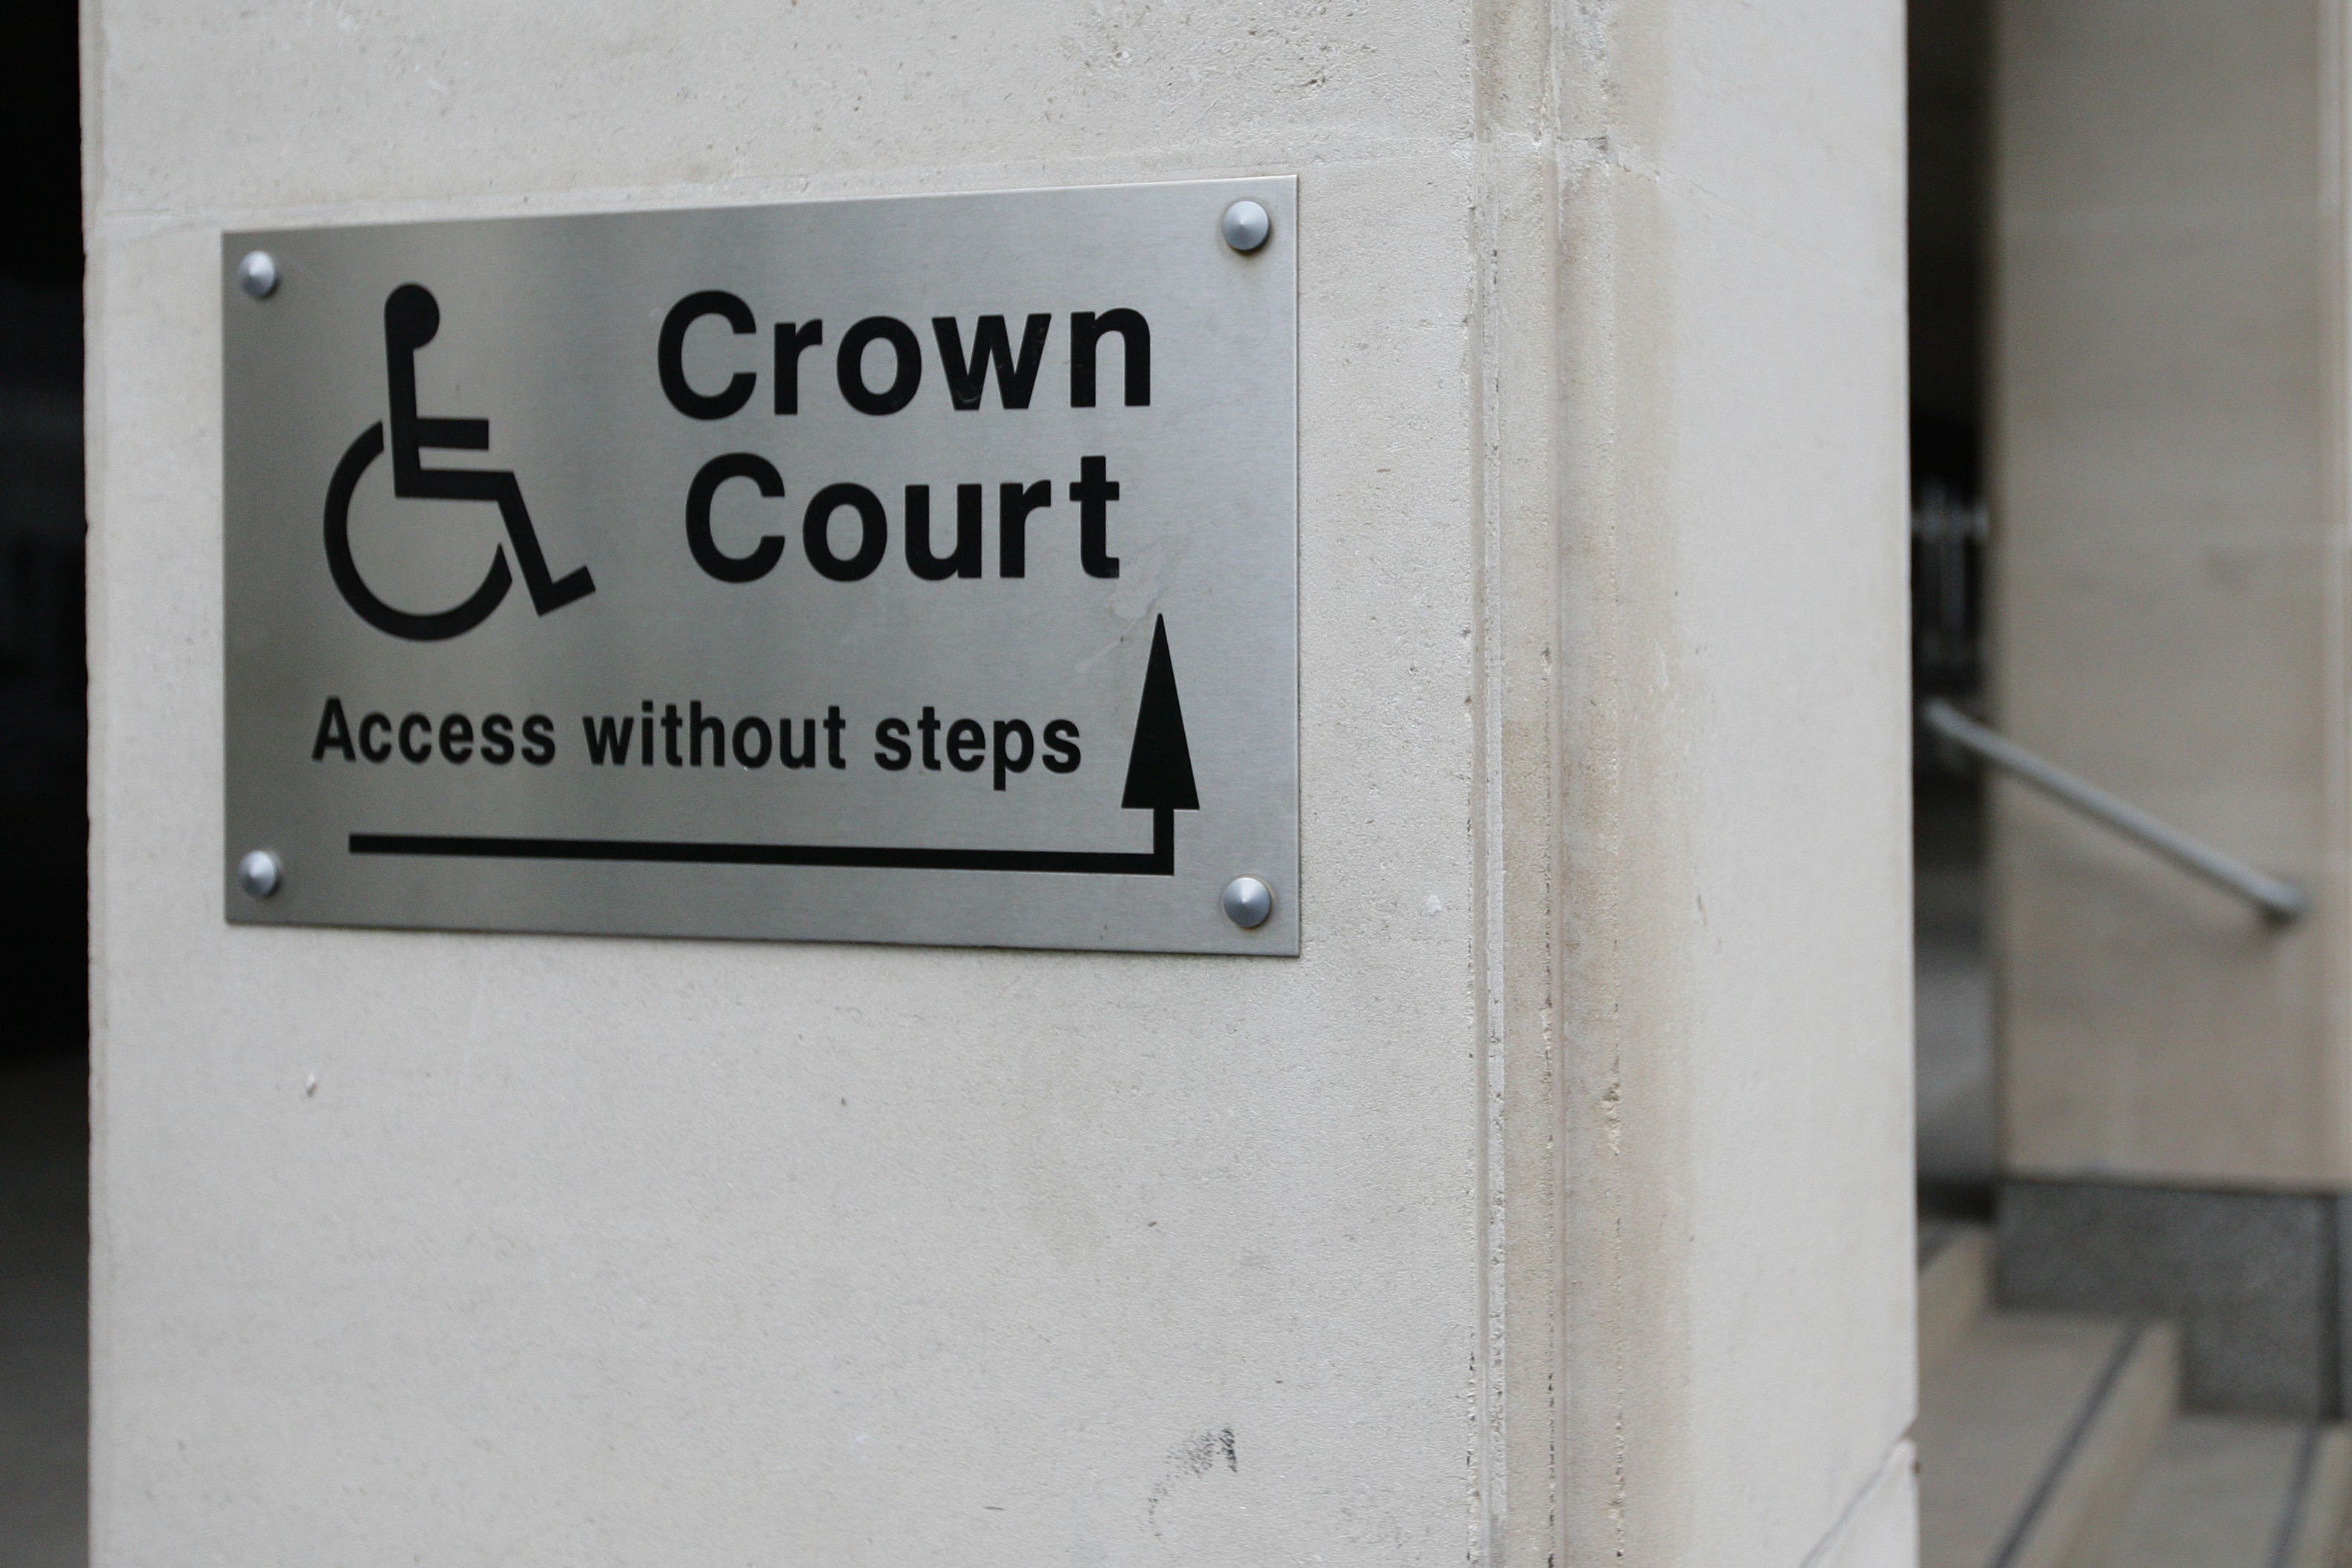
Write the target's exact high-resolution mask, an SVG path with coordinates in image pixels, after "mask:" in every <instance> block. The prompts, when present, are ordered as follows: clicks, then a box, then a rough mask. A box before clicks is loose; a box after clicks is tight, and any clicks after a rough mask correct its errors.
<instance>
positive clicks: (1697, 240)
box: [85, 0, 1914, 1568]
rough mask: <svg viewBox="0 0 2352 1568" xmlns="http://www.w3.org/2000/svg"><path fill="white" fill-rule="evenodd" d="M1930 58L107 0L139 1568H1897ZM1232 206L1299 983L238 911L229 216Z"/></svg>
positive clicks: (124, 1123)
mask: <svg viewBox="0 0 2352 1568" xmlns="http://www.w3.org/2000/svg"><path fill="white" fill-rule="evenodd" d="M1901 56H1902V41H1901V18H1900V14H1899V11H1898V10H1897V8H1896V7H1895V6H1894V5H1892V4H1888V3H1885V0H1870V3H1868V4H1863V5H1855V4H1852V3H1850V0H1840V3H1838V4H1835V5H1805V6H1801V7H1800V8H1798V9H1797V10H1796V11H1793V12H1791V11H1789V10H1788V9H1787V8H1780V9H1778V10H1775V11H1774V12H1772V13H1771V14H1770V15H1769V16H1768V15H1766V14H1763V13H1759V12H1753V11H1749V10H1746V9H1742V8H1738V7H1724V6H1718V5H1697V4H1687V3H1670V0H1632V3H1628V4H1625V5H1618V6H1613V7H1605V8H1601V9H1600V10H1597V11H1582V10H1577V9H1573V8H1570V9H1559V8H1554V7H1549V6H1545V5H1520V4H1516V3H1507V4H1486V3H1478V4H1472V3H1468V0H1462V3H1454V4H1443V3H1440V4H1427V5H1376V6H1370V7H1360V8H1348V9H1340V10H1333V9H1327V8H1320V7H1311V6H1310V7H1294V8H1274V9H1269V8H1268V7H1266V6H1264V5H1254V4H1253V5H1124V4H1120V5H1092V4H1077V3H1069V4H1063V3H1060V0H1049V3H1044V4H1019V5H1009V4H986V5H977V6H973V5H965V6H940V5H866V6H852V7H840V6H824V5H807V4H803V5H798V6H789V5H774V4H768V3H753V0H708V3H703V4H696V5H683V6H681V5H664V6H655V5H639V4H614V3H611V0H605V3H601V4H587V3H584V0H581V3H570V0H566V3H561V4H553V5H535V6H530V7H499V6H486V5H479V4H457V3H456V0H423V3H419V4H414V5H404V6H401V7H397V8H372V7H365V6H359V5H350V6H334V5H328V6H320V5H312V4H307V3H303V4H298V3H296V0H260V3H259V4H256V5H247V6H244V7H240V8H227V9H224V8H219V7H191V6H187V5H176V4H166V3H163V0H93V3H92V4H91V5H89V9H88V12H87V21H86V29H85V59H86V62H87V64H86V68H87V70H88V72H89V94H88V101H89V103H90V104H91V106H92V109H91V113H90V120H89V131H88V139H87V146H88V158H89V176H88V182H87V188H88V190H89V200H90V204H91V205H90V242H89V243H90V257H91V260H90V299H91V310H92V314H91V322H90V328H91V340H90V341H91V356H92V358H91V370H90V377H89V398H90V411H89V412H90V425H89V428H90V431H91V438H90V439H91V444H90V474H91V514H92V517H93V530H94V531H93V536H92V543H91V556H90V559H91V583H92V587H91V620H90V624H91V629H92V649H91V670H92V682H93V688H92V736H93V739H92V772H91V779H92V785H91V788H92V800H93V818H94V821H95V824H96V826H95V833H94V846H93V852H92V855H93V859H92V866H93V891H92V911H93V921H94V923H95V928H96V937H95V942H96V951H97V955H98V958H97V962H98V973H97V976H96V979H95V982H94V984H95V996H96V1008H95V1015H94V1016H95V1032H96V1052H97V1067H96V1072H97V1080H98V1081H97V1092H98V1102H97V1103H98V1134H97V1145H96V1150H95V1155H94V1158H95V1162H96V1165H95V1168H96V1176H97V1180H96V1193H97V1198H96V1202H97V1206H98V1213H97V1216H96V1221H97V1223H96V1228H95V1232H94V1247H95V1259H94V1278H95V1287H96V1304H95V1314H96V1329H95V1335H94V1343H95V1346H96V1373H95V1377H96V1436H95V1443H94V1458H93V1466H94V1472H95V1487H96V1504H95V1509H94V1516H93V1530H94V1537H95V1541H96V1543H97V1545H96V1559H97V1562H98V1563H100V1564H104V1565H109V1568H114V1565H121V1568H130V1565H131V1564H142V1563H164V1562H170V1563H185V1562H205V1561H213V1560H215V1559H218V1560H223V1561H228V1562H236V1563H265V1562H281V1561H283V1562H291V1561H301V1562H321V1563H323V1562H329V1561H341V1560H348V1561H352V1562H370V1563H374V1562H385V1561H393V1560H395V1559H404V1558H406V1557H407V1556H410V1555H415V1556H417V1557H420V1558H421V1559H423V1560H425V1561H429V1562H437V1563H454V1562H475V1561H479V1562H499V1563H514V1564H529V1563H547V1564H551V1565H553V1564H559V1563H560V1564H564V1565H566V1568H572V1565H576V1564H581V1563H638V1562H644V1563H653V1562H664V1563H668V1562H685V1561H695V1562H712V1563H716V1562H722V1561H730V1562H731V1561H758V1562H793V1563H837V1564H857V1563H872V1564H877V1565H880V1564H893V1565H895V1564H900V1563H921V1562H933V1561H954V1562H958V1563H975V1564H1005V1565H1008V1568H1011V1565H1016V1564H1017V1565H1020V1568H1035V1565H1038V1564H1045V1563H1057V1564H1058V1563H1068V1564H1072V1565H1074V1568H1076V1565H1081V1564H1118V1565H1122V1568H1123V1565H1127V1564H1139V1563H1189V1564H1209V1563H1236V1564H1239V1563H1250V1564H1259V1563H1311V1562H1317V1561H1324V1562H1331V1563H1360V1564H1373V1563H1396V1564H1406V1563H1412V1564H1420V1563H1445V1562H1455V1561H1462V1560H1465V1558H1466V1560H1468V1561H1471V1562H1475V1563H1509V1564H1524V1565H1526V1568H1538V1565H1540V1564H1553V1563H1556V1564H1561V1565H1566V1564H1570V1563H1575V1564H1588V1563H1589V1564H1596V1565H1597V1564H1602V1563H1612V1564H1613V1563H1633V1564H1644V1565H1648V1564H1661V1565H1662V1564H1690V1565H1693V1568H1698V1565H1702V1564H1706V1565H1711V1564H1718V1563H1733V1562H1738V1563H1763V1564H1779V1565H1784V1568H1799V1565H1800V1564H1805V1565H1809V1568H1816V1565H1817V1568H1832V1565H1835V1568H1845V1565H1853V1568H1861V1565H1865V1564H1866V1565H1869V1568H1900V1565H1902V1564H1907V1563H1910V1562H1912V1561H1913V1552H1914V1548H1913V1544H1912V1540H1911V1517H1912V1511H1911V1490H1910V1489H1911V1477H1910V1464H1909V1448H1908V1445H1907V1443H1906V1441H1905V1439H1904V1433H1905V1431H1906V1427H1907V1426H1908V1423H1909V1420H1910V1416H1911V1410H1912V1381H1913V1363H1912V1349H1911V1332H1912V1305H1911V1291H1912V1268H1913V1260H1912V1255H1911V1217H1910V1193H1909V1184H1908V1139H1909V1133H1908V1119H1907V1106H1908V1104H1909V1096H1910V1090H1909V1056H1908V1042H1909V1029H1908V1007H1907V996H1908V990H1907V981H1908V970H1907V945H1906V925H1905V919H1904V910H1905V907H1906V897H1905V889H1906V859H1905V847H1904V844H1905V841H1904V826H1905V818H1904V808H1903V793H1902V784H1903V778H1904V769H1905V759H1906V749H1905V727H1904V703H1903V693H1902V645H1903V644H1902V610H1901V606H1902V603H1903V595H1902V548H1903V547H1902V531H1901V513H1902V502H1903V468H1902V406H1903V367H1902V350H1901V343H1902V326H1903V311H1902V299H1901V278H1902V258H1901V255H1900V246H1901V234H1902V189H1901V180H1902V172H1901V171H1902V144H1901V124H1900V116H1901V103H1900V96H1901V81H1902V57H1901ZM1239 172H1296V173H1297V175H1298V176H1299V211H1300V220H1299V222H1300V230H1301V232H1300V235H1299V238H1298V255H1299V258H1300V277H1301V283H1300V298H1299V316H1298V319H1299V328H1300V329H1299V348H1300V357H1301V363H1302V367H1303V368H1302V372H1301V380H1300V388H1299V392H1300V403H1299V406H1300V410H1301V415H1300V433H1301V434H1300V474H1301V495H1300V517H1301V540H1302V542H1301V559H1300V569H1301V571H1300V575H1301V584H1302V586H1301V592H1300V643H1301V655H1302V678H1301V692H1300V697H1301V708H1302V712H1303V714H1304V716H1305V717H1304V730H1303V734H1302V737H1301V743H1302V744H1301V755H1302V767H1303V791H1302V795H1303V815H1302V823H1303V841H1304V846H1305V847H1304V871H1303V875H1304V878H1305V883H1304V887H1303V890H1302V893H1301V898H1302V907H1303V908H1304V910H1305V925H1304V936H1303V946H1304V955H1303V956H1301V957H1300V958H1298V959H1297V960H1279V961H1267V960H1228V959H1200V958H1181V957H1139V956H1105V955H1076V954H1055V953H1007V952H942V951H937V950H924V949H915V948H890V947H862V948H861V947H846V946H819V945H808V946H763V945H750V944H720V943H694V942H648V941H626V940H582V939H554V938H533V937H512V936H499V937H485V936H461V935H435V934H394V933H385V932H373V931H335V930H291V929H278V930H272V929H262V928H256V927H238V928H230V927H228V926H226V925H224V924H223V923H222V920H221V917H220V913H219V892H218V890H219V886H220V869H219V868H220V865H221V863H222V862H221V859H220V857H221V855H222V853H223V846H222V843H221V840H220V833H221V830H220V820H221V799H220V790H221V759H220V735H221V713H220V692H221V638H222V629H221V623H220V603H221V581H220V572H221V567H220V560H221V548H220V463H221V446H220V423H219V407H220V398H221V395H222V394H221V379H220V363H219V350H218V344H219V333H220V319H219V314H218V312H219V308H220V300H221V298H222V280H221V278H220V277H219V270H218V261H217V255H216V253H217V248H218V243H219V242H218V236H219V235H220V233H221V231H222V230H223V229H225V228H234V227H243V226H250V225H304V224H340V223H350V222H357V221H366V220H383V219H392V218H406V217H423V216H449V217H474V216H482V217H487V216H494V215H498V214H511V213H516V212H521V211H531V212H548V211H576V210H596V209H608V208H625V207H633V206H640V205H653V204H703V203H744V202H767V201H779V200H787V199H792V198H794V197H802V196H809V195H846V194H862V193H901V192H923V191H942V190H988V189H998V188H1011V187H1022V186H1035V185H1059V184H1071V183H1101V182H1122V181H1144V180H1163V179H1179V178H1191V177H1201V176H1209V175H1223V174H1232V173H1239Z"/></svg>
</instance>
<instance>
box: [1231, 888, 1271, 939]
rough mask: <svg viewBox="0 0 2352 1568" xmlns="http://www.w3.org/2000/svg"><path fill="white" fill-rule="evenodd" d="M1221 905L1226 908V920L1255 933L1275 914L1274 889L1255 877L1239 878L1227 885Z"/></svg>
mask: <svg viewBox="0 0 2352 1568" xmlns="http://www.w3.org/2000/svg"><path fill="white" fill-rule="evenodd" d="M1218 902H1219V903H1221V904H1223V905H1224V908H1225V918H1226V919H1228V920H1230V921H1232V922H1233V923H1234V925H1238V926H1240V927H1241V928H1242V929H1243V930H1244V931H1255V930H1256V929H1257V928H1258V927H1259V926H1261V925H1265V922H1266V916H1268V915H1272V914H1273V913H1274V889H1272V888H1270V887H1268V886H1266V884H1265V883H1262V882H1260V881H1259V880H1258V879H1257V878H1255V877H1254V876H1237V877H1235V878H1234V880H1233V881H1231V882H1229V883H1225V891H1224V895H1223V898H1221V899H1220V900H1219V901H1218Z"/></svg>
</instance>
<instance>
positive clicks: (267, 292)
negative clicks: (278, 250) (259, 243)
mask: <svg viewBox="0 0 2352 1568" xmlns="http://www.w3.org/2000/svg"><path fill="white" fill-rule="evenodd" d="M236 286H237V287H239V288H242V289H244V290H245V291H246V292H247V294H249V295H251V296H252V297H253V298H256V299H267V298H269V297H270V296H271V295H273V294H275V293H277V292H278V258H277V257H276V256H272V255H270V254H269V253H268V251H266V250H249V251H247V252H246V253H245V259H244V260H243V261H240V262H238V263H237V264H236Z"/></svg>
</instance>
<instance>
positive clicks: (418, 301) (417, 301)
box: [327, 283, 596, 643]
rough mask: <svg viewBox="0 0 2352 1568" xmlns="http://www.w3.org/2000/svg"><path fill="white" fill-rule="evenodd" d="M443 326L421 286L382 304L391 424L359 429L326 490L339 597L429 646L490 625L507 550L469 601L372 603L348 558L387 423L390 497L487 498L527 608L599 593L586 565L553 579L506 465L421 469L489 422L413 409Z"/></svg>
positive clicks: (479, 442)
mask: <svg viewBox="0 0 2352 1568" xmlns="http://www.w3.org/2000/svg"><path fill="white" fill-rule="evenodd" d="M440 329H441V307H440V305H439V303H438V302H436V300H435V299H434V298H433V295H432V293H431V292H430V291H429V290H427V289H426V288H425V287H424V286H423V285H421V284H415V283H404V284H402V285H401V286H400V287H397V288H395V289H394V290H393V291H392V293H391V294H390V296H388V297H387V298H385V300H384V302H383V358H384V380H385V382H387V383H388V390H389V392H390V393H391V399H392V417H391V419H390V420H389V421H388V422H380V423H375V424H372V425H369V426H368V427H367V429H365V430H364V431H362V432H361V433H360V437H359V439H358V440H356V441H354V442H352V444H351V447H350V449H349V450H348V451H346V452H345V453H344V454H343V460H342V461H341V463H339V464H337V465H335V476H334V479H333V481H332V482H331V484H329V485H328V486H327V566H328V569H329V570H331V571H332V572H333V574H334V578H335V587H336V588H337V589H339V590H340V591H341V593H342V596H343V600H344V601H345V602H346V603H348V604H349V605H350V606H351V607H352V609H353V610H355V611H357V612H359V616H360V619H361V620H362V621H365V622H367V623H368V624H369V625H371V626H373V627H374V628H375V629H376V630H377V631H379V632H390V633H391V634H392V635H394V636H395V637H405V638H408V639H409V640H411V641H412V642H418V643H432V642H439V641H441V640H443V639H446V638H450V637H457V636H462V635H463V634H464V633H466V632H470V631H472V630H473V629H474V628H475V627H477V626H478V625H480V624H481V623H482V622H484V621H485V620H487V619H488V617H489V614H490V612H492V611H494V610H496V609H497V608H498V607H499V601H502V600H503V599H505V598H506V596H507V590H508V589H509V588H511V587H512V586H514V573H513V572H512V571H511V570H509V568H508V566H507V551H506V546H505V545H501V546H499V549H498V551H497V553H496V554H495V555H493V556H492V557H491V559H490V570H489V571H488V574H487V575H485V576H484V577H483V579H482V582H481V586H480V587H478V588H477V589H475V590H474V591H473V593H472V594H471V595H470V596H468V597H467V599H466V601H464V602H463V603H461V604H459V605H457V606H456V607H455V608H454V609H449V610H444V611H440V612H436V613H435V614H431V615H415V614H412V613H410V612H407V611H405V610H396V609H394V607H393V606H391V605H389V604H386V603H385V602H384V601H383V600H381V599H379V598H377V597H376V595H375V593H374V591H373V590H371V589H370V588H369V587H368V585H367V582H366V580H364V579H362V577H361V576H360V569H359V565H358V563H357V562H355V561H354V560H352V529H351V510H352V494H353V493H354V492H355V491H357V490H358V488H359V484H360V478H361V476H362V475H364V474H365V473H366V472H367V471H368V465H370V464H372V463H373V462H374V461H375V460H376V459H377V458H378V457H379V456H381V455H383V446H384V423H390V424H391V426H392V493H393V494H394V496H397V497H403V498H404V499H407V500H430V501H488V502H490V503H492V504H494V505H496V506H497V507H498V508H499V518H500V520H502V521H503V522H504V523H505V524H506V529H507V543H508V544H510V545H512V546H513V547H514V554H515V559H516V561H517V562H518V563H520V566H521V567H522V580H523V586H524V587H526V588H528V589H529V590H530V602H531V608H532V609H534V610H536V611H538V612H540V613H541V615H547V614H551V613H553V612H555V611H558V610H561V609H562V608H563V607H564V606H565V605H567V604H569V603H571V602H572V601H573V600H575V599H585V598H586V597H587V596H588V595H589V594H591V593H593V592H595V591H596V585H595V583H594V581H593V580H591V579H590V577H589V575H588V569H587V568H586V567H584V566H583V567H580V568H577V569H575V570H572V571H571V572H568V573H566V574H565V575H564V576H562V577H561V578H559V577H555V576H553V575H552V574H551V573H550V572H549V570H548V569H547V557H546V555H545V554H544V553H543V552H542V551H541V549H540V548H539V535H538V533H537V532H536V531H534V530H533V528H531V526H530V511H529V510H528V509H527V508H526V507H524V506H523V500H522V486H521V485H520V484H519V483H518V482H517V481H516V479H515V476H513V475H512V474H511V473H509V472H507V471H506V470H503V469H492V468H427V467H426V466H425V464H424V461H423V458H422V456H421V454H422V453H424V452H425V450H426V449H428V448H434V449H438V450H441V451H446V452H487V451H488V450H489V448H490V422H489V421H488V420H487V419H426V418H423V417H421V416H420V415H419V414H418V413H417V412H416V351H417V350H419V349H422V348H423V347H425V344H427V343H429V342H431V341H432V340H433V338H434V334H436V332H438V331H440Z"/></svg>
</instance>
